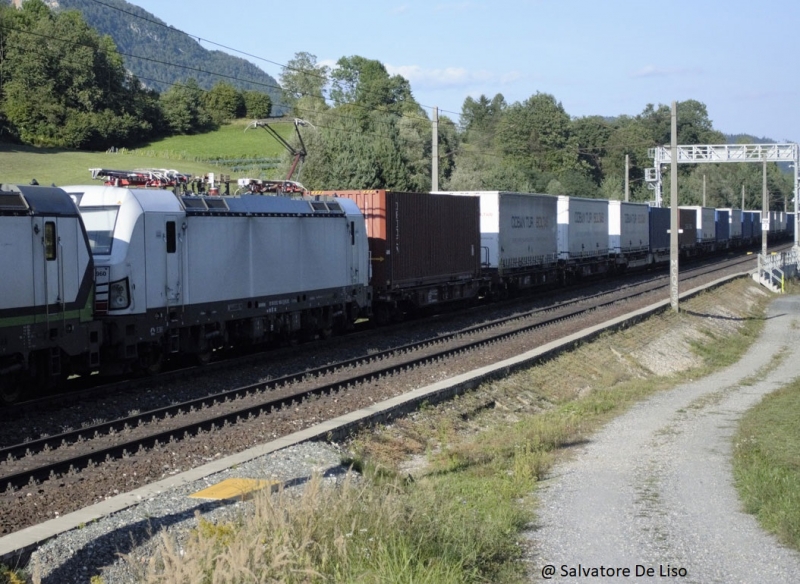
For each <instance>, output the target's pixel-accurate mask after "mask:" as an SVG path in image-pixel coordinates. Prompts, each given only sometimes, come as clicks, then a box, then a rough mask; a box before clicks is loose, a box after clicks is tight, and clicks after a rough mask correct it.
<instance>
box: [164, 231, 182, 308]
mask: <svg viewBox="0 0 800 584" xmlns="http://www.w3.org/2000/svg"><path fill="white" fill-rule="evenodd" d="M181 225H182V222H181V221H180V218H179V217H177V216H175V215H167V216H166V221H165V222H164V235H165V238H164V240H165V242H166V251H167V266H166V269H167V271H166V296H167V305H168V306H175V305H178V304H181V301H182V300H181V271H182V270H181V257H182V256H183V250H182V249H181V244H182V243H183V231H182V230H181Z"/></svg>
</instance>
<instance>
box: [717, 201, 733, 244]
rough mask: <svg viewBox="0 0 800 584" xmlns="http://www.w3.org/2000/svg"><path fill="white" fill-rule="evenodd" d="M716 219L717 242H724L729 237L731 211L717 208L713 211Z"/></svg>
mask: <svg viewBox="0 0 800 584" xmlns="http://www.w3.org/2000/svg"><path fill="white" fill-rule="evenodd" d="M714 220H715V221H716V223H717V225H716V234H717V241H718V242H726V241H728V240H729V239H730V238H731V213H730V211H724V210H721V209H717V210H716V211H715V213H714Z"/></svg>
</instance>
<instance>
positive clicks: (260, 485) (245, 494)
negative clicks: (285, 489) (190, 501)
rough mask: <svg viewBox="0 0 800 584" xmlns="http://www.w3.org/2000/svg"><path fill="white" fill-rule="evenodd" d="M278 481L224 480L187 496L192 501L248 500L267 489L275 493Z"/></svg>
mask: <svg viewBox="0 0 800 584" xmlns="http://www.w3.org/2000/svg"><path fill="white" fill-rule="evenodd" d="M280 484H281V483H280V481H268V480H263V479H241V478H238V479H225V480H224V481H222V482H221V483H217V484H216V485H211V486H210V487H208V488H207V489H203V490H202V491H198V492H196V493H194V494H191V495H189V496H190V497H192V498H194V499H213V500H215V501H221V500H224V499H242V500H244V499H249V498H250V497H252V496H253V494H254V493H255V492H257V491H262V490H264V489H267V488H268V489H269V490H270V491H277V490H278V485H280Z"/></svg>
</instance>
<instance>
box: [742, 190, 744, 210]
mask: <svg viewBox="0 0 800 584" xmlns="http://www.w3.org/2000/svg"><path fill="white" fill-rule="evenodd" d="M742 211H744V183H742Z"/></svg>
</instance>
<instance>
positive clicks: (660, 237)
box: [650, 207, 670, 253]
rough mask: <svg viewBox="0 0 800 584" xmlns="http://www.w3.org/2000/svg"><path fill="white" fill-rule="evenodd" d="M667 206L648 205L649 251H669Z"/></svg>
mask: <svg viewBox="0 0 800 584" xmlns="http://www.w3.org/2000/svg"><path fill="white" fill-rule="evenodd" d="M669 222H670V217H669V207H650V253H658V252H663V251H665V250H667V251H669Z"/></svg>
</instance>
